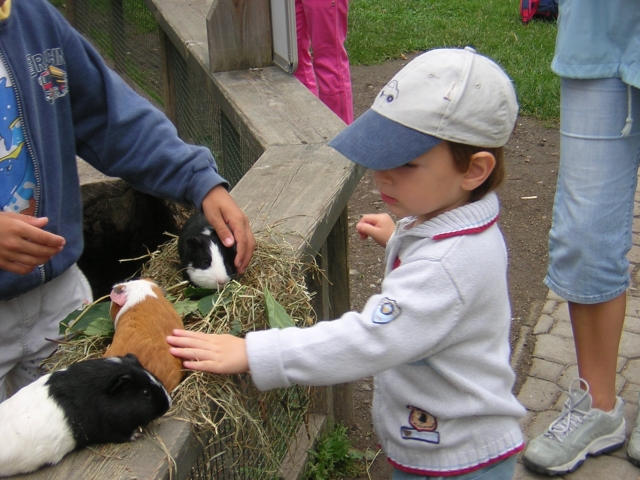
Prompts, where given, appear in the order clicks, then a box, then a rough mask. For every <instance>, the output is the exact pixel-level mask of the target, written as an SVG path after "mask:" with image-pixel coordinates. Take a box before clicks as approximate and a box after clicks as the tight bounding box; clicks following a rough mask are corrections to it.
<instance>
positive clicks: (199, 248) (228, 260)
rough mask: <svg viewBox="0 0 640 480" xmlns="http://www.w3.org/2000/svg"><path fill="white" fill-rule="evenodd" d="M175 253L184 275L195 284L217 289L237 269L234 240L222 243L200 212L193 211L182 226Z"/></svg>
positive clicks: (234, 273) (231, 276) (233, 274)
mask: <svg viewBox="0 0 640 480" xmlns="http://www.w3.org/2000/svg"><path fill="white" fill-rule="evenodd" d="M178 255H179V256H180V264H181V266H182V268H183V269H184V274H185V278H186V279H187V280H189V281H190V282H191V283H193V284H194V285H196V286H198V287H202V288H212V289H219V288H220V287H222V286H223V285H224V284H225V283H227V282H228V281H229V280H231V278H233V277H234V276H235V275H236V273H237V270H236V267H235V265H234V264H233V261H234V259H235V258H236V247H235V244H234V245H233V246H232V247H226V246H225V245H223V243H222V241H221V240H220V237H218V234H217V233H216V231H215V230H214V229H213V227H212V226H211V225H210V224H209V222H208V221H207V219H206V218H205V216H204V214H203V213H202V212H196V213H194V214H193V215H192V216H191V217H190V218H189V219H188V220H187V222H186V223H185V224H184V226H183V227H182V231H181V232H180V235H179V236H178Z"/></svg>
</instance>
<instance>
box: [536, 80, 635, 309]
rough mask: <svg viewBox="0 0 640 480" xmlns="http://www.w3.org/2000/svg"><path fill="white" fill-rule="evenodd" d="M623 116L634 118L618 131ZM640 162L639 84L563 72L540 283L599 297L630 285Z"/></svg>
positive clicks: (571, 294)
mask: <svg viewBox="0 0 640 480" xmlns="http://www.w3.org/2000/svg"><path fill="white" fill-rule="evenodd" d="M627 118H631V119H632V120H633V123H632V128H631V130H630V132H628V134H627V135H624V136H623V135H622V130H623V128H624V127H625V121H626V120H627ZM639 162H640V90H638V89H637V88H633V87H628V86H627V85H625V84H624V83H622V81H620V80H619V79H615V78H609V79H598V80H571V79H562V90H561V119H560V168H559V170H558V184H557V188H556V196H555V201H554V205H553V221H552V226H551V232H550V233H549V268H548V270H547V276H546V278H545V280H544V282H545V284H546V285H547V286H548V287H549V288H550V289H551V290H553V291H554V292H555V293H557V294H558V295H560V296H561V297H563V298H565V299H567V300H569V301H571V302H575V303H581V304H593V303H601V302H606V301H608V300H611V299H613V298H616V297H618V296H619V295H620V294H622V293H623V292H624V291H625V290H626V289H627V287H628V286H629V262H628V261H627V258H626V254H627V252H628V251H629V250H630V249H631V228H632V220H633V207H634V196H635V191H636V183H637V174H638V165H639Z"/></svg>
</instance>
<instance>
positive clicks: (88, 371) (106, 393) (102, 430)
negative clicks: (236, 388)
mask: <svg viewBox="0 0 640 480" xmlns="http://www.w3.org/2000/svg"><path fill="white" fill-rule="evenodd" d="M170 406H171V398H170V397H169V394H168V393H167V391H166V390H165V389H164V387H163V386H162V384H161V383H160V382H159V381H158V380H157V379H156V378H155V377H154V376H153V375H151V374H150V373H149V372H148V371H146V370H145V369H144V368H142V365H140V363H139V362H138V360H137V359H136V357H135V356H133V355H127V356H125V357H113V358H99V359H93V360H85V361H82V362H77V363H74V364H72V365H71V366H69V367H68V368H66V369H63V370H58V371H56V372H53V373H50V374H47V375H44V376H43V377H40V378H39V379H38V380H36V381H34V382H32V383H30V384H29V385H27V386H25V387H23V388H22V389H20V390H18V391H17V392H16V393H15V394H14V395H13V396H11V397H9V398H8V399H7V400H5V401H4V402H2V403H0V425H2V427H1V431H2V446H1V447H0V476H8V475H16V474H18V473H28V472H32V471H34V470H36V469H38V468H40V467H42V466H44V465H54V464H56V463H58V462H59V461H60V460H61V459H62V458H63V457H64V456H65V455H66V454H68V453H69V452H71V451H73V450H76V449H80V448H83V447H85V446H86V445H90V444H96V443H108V442H118V443H119V442H126V441H129V440H132V439H134V438H135V436H136V435H135V433H136V431H137V429H138V427H141V426H144V425H146V424H148V423H149V422H151V421H152V420H154V419H155V418H158V417H160V416H161V415H163V414H164V413H165V412H166V411H167V410H168V409H169V407H170Z"/></svg>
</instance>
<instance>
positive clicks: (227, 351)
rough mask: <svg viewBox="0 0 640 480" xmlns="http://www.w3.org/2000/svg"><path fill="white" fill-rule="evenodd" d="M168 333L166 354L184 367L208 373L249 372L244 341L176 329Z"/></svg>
mask: <svg viewBox="0 0 640 480" xmlns="http://www.w3.org/2000/svg"><path fill="white" fill-rule="evenodd" d="M172 333H173V335H170V336H168V337H167V343H168V344H169V345H170V346H171V347H170V348H169V351H170V352H171V354H172V355H173V356H175V357H178V358H181V359H182V360H183V361H182V365H183V366H184V367H185V368H188V369H190V370H200V371H203V372H211V373H244V372H247V371H249V359H248V358H247V351H246V348H245V341H244V338H239V337H234V336H233V335H214V334H209V333H202V332H192V331H189V330H179V329H176V330H173V332H172Z"/></svg>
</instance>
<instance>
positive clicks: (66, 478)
mask: <svg viewBox="0 0 640 480" xmlns="http://www.w3.org/2000/svg"><path fill="white" fill-rule="evenodd" d="M147 430H148V432H149V434H148V435H145V436H143V437H142V438H139V439H137V440H135V441H133V442H128V443H120V444H104V445H96V446H92V447H89V448H85V449H83V450H79V451H76V452H72V453H70V454H69V455H67V456H66V457H64V458H63V459H62V461H61V462H60V463H58V464H57V465H56V466H55V467H45V468H42V469H40V470H38V471H37V472H33V473H31V474H26V475H16V476H14V477H11V478H12V479H15V480H70V479H89V478H92V479H93V478H95V479H97V478H100V479H105V480H106V479H109V480H131V479H153V480H169V479H171V480H182V479H186V478H189V475H190V470H191V466H192V465H193V464H194V463H195V460H196V457H197V454H199V453H200V451H201V450H200V446H199V444H198V443H197V440H196V438H195V436H194V435H193V434H192V431H191V426H190V425H189V424H188V423H185V422H183V421H180V420H176V419H174V418H171V417H162V418H160V419H158V420H156V421H155V422H153V423H151V424H150V425H149V426H148V428H147Z"/></svg>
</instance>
